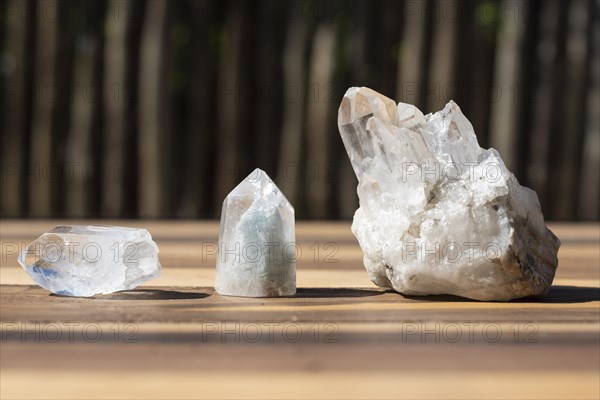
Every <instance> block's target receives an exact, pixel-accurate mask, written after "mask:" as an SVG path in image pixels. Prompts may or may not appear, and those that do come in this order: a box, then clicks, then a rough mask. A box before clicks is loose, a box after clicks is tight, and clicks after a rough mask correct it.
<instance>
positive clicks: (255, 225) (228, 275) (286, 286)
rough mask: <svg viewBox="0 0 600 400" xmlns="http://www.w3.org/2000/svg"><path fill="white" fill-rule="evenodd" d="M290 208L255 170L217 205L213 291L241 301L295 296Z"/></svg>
mask: <svg viewBox="0 0 600 400" xmlns="http://www.w3.org/2000/svg"><path fill="white" fill-rule="evenodd" d="M295 244H296V239H295V227H294V208H293V207H292V206H291V204H290V203H289V201H288V200H287V199H286V198H285V196H284V195H283V193H281V191H280V190H279V188H278V187H277V186H276V185H275V183H274V182H273V181H272V180H271V178H269V176H268V175H267V173H266V172H264V171H262V170H260V169H258V168H257V169H256V170H254V171H253V172H252V173H251V174H250V175H248V176H247V177H246V178H245V179H244V180H243V181H242V182H241V183H240V184H239V185H238V186H237V187H236V188H235V189H233V190H232V191H231V193H229V195H228V196H227V198H226V199H225V201H224V202H223V211H222V214H221V230H220V235H219V258H218V260H217V274H216V284H215V289H216V291H217V292H218V293H220V294H223V295H229V296H243V297H276V296H290V295H293V294H295V293H296V259H295V254H296V252H295V250H296V247H295Z"/></svg>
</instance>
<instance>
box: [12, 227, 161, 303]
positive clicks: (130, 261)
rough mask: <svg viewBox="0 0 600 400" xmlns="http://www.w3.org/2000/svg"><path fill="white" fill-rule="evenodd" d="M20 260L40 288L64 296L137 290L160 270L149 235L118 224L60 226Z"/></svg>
mask: <svg viewBox="0 0 600 400" xmlns="http://www.w3.org/2000/svg"><path fill="white" fill-rule="evenodd" d="M18 260H19V263H20V264H21V266H22V267H23V268H24V269H25V271H27V273H28V274H29V276H31V278H32V279H33V280H34V281H35V282H36V283H37V284H38V285H40V286H42V287H43V288H46V289H48V290H50V291H51V292H53V293H56V294H61V295H65V296H81V297H88V296H93V295H96V294H107V293H112V292H116V291H119V290H128V289H133V288H134V287H136V286H138V285H139V284H141V283H143V282H146V281H148V280H151V279H154V278H157V277H158V276H159V275H160V271H161V266H160V263H159V261H158V246H157V245H156V243H154V241H153V240H152V237H151V236H150V233H148V231H147V230H145V229H137V228H123V227H116V226H99V225H91V226H68V225H62V226H57V227H56V228H54V229H52V230H51V231H49V232H46V233H44V234H43V235H42V236H40V237H39V238H37V239H36V240H35V241H34V242H33V243H31V244H30V245H29V246H27V248H26V249H24V250H23V251H22V252H21V254H20V255H19V258H18Z"/></svg>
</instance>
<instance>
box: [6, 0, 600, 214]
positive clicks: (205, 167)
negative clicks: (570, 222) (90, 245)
mask: <svg viewBox="0 0 600 400" xmlns="http://www.w3.org/2000/svg"><path fill="white" fill-rule="evenodd" d="M598 10H599V7H598V2H597V1H587V0H575V1H568V0H564V1H563V0H550V1H529V0H523V1H519V0H484V1H468V0H467V1H453V0H449V1H438V0H423V1H420V0H405V1H321V2H315V1H293V2H282V1H265V2H253V1H218V0H215V1H190V0H188V1H185V0H184V1H163V0H151V1H138V0H90V1H67V0H64V1H52V0H49V1H44V0H27V1H25V0H23V1H15V0H12V1H0V13H1V20H0V78H1V79H2V82H1V87H2V98H1V100H2V101H1V103H0V131H1V132H2V134H1V154H2V165H1V166H2V177H1V178H2V181H1V197H0V200H1V203H0V213H1V215H2V216H3V217H128V218H129V217H150V218H152V217H176V218H179V217H182V218H183V217H186V218H188V217H191V218H206V217H214V216H218V215H219V213H220V207H221V203H222V201H223V198H224V197H225V196H226V194H227V193H228V192H229V191H230V190H231V189H232V188H233V187H234V186H235V185H236V184H237V182H238V181H239V180H241V179H242V178H243V177H245V176H246V175H247V174H248V173H249V172H250V171H252V170H253V169H254V168H255V167H261V168H262V169H264V170H266V171H267V172H268V173H269V174H270V175H271V176H272V177H274V178H275V179H276V181H277V183H278V184H279V186H280V188H281V189H282V190H283V192H284V193H285V194H286V195H287V197H288V198H289V200H290V201H291V202H292V203H293V204H294V205H295V207H296V215H297V216H298V217H300V218H346V217H350V216H351V215H352V214H353V212H354V210H355V209H356V207H357V204H358V201H357V197H356V191H355V186H356V180H355V177H354V175H353V173H352V169H351V167H350V165H349V162H348V159H347V156H346V154H345V152H344V149H343V146H342V142H341V140H340V138H339V133H338V131H337V126H336V113H337V107H338V105H339V102H340V100H341V97H342V95H343V93H344V91H345V90H346V89H347V88H348V87H350V86H369V87H371V88H373V89H375V90H378V91H380V92H382V93H384V94H385V95H387V96H388V97H392V98H395V99H396V100H399V101H405V102H409V103H414V104H416V105H418V106H419V107H420V108H421V109H422V110H424V111H425V112H431V111H437V110H439V109H440V108H442V107H443V105H444V104H445V102H446V101H447V100H449V99H454V100H455V101H456V102H457V103H458V104H459V105H460V106H461V108H462V110H463V112H464V113H465V114H466V115H467V117H468V118H469V119H470V120H471V121H472V123H473V125H474V127H475V130H476V132H477V134H478V137H479V141H480V143H481V145H482V146H484V147H490V146H492V147H495V148H496V149H498V150H499V151H500V153H501V154H502V156H503V157H504V159H505V161H506V163H507V165H509V167H510V169H511V170H512V171H513V172H514V173H515V174H516V175H517V177H518V178H519V180H520V181H521V182H522V183H523V184H526V185H528V186H530V187H532V188H534V189H535V190H536V191H537V193H538V194H539V196H540V199H541V202H542V207H543V209H544V212H545V214H546V216H547V217H549V218H552V219H597V218H598V216H599V208H600V206H599V195H598V190H599V185H598V182H599V181H600V177H599V171H600V164H599V160H600V136H599V135H600V133H599V132H600V126H599V124H600V122H599V118H600V117H599V110H600V94H599V91H600V89H599V79H600V61H599V49H600V18H599V16H598V12H599V11H598Z"/></svg>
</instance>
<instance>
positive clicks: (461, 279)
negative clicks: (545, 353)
mask: <svg viewBox="0 0 600 400" xmlns="http://www.w3.org/2000/svg"><path fill="white" fill-rule="evenodd" d="M338 127H339V130H340V134H341V136H342V140H343V142H344V146H345V148H346V151H347V152H348V156H349V157H350V161H351V163H352V167H353V168H354V172H355V174H356V176H357V178H358V189H357V191H358V196H359V199H360V208H359V209H358V210H357V211H356V213H355V215H354V222H353V224H352V231H353V232H354V234H355V235H356V237H357V238H358V241H359V243H360V245H361V247H362V249H363V252H364V264H365V267H366V269H367V271H368V273H369V277H370V278H371V280H372V281H373V282H374V283H376V284H377V285H379V286H383V287H390V288H393V289H395V290H397V291H398V292H400V293H404V294H408V295H432V294H453V295H458V296H463V297H468V298H471V299H477V300H511V299H515V298H519V297H527V296H539V295H543V294H545V293H547V292H548V290H549V289H550V285H551V284H552V280H553V278H554V274H555V271H556V268H557V265H558V259H557V253H558V248H559V246H560V241H559V240H558V238H557V237H556V236H555V235H554V234H553V233H552V232H551V231H550V230H549V229H548V228H547V227H546V225H545V222H544V217H543V215H542V211H541V209H540V203H539V200H538V197H537V195H536V193H535V192H534V191H533V190H531V189H528V188H526V187H523V186H521V185H520V184H519V182H517V179H516V178H515V176H514V175H513V174H512V173H510V171H509V170H508V169H507V168H506V166H505V165H504V162H503V161H502V158H501V157H500V155H499V154H498V152H497V151H496V150H494V149H487V150H486V149H482V148H481V147H480V146H479V144H478V142H477V137H476V135H475V131H474V130H473V126H472V125H471V123H470V122H469V120H468V119H467V118H466V117H465V115H463V113H462V112H461V110H460V108H459V107H458V105H457V104H456V103H454V102H453V101H450V102H449V103H448V104H447V105H446V106H445V107H444V109H443V110H441V111H439V112H436V113H434V114H428V115H423V113H422V112H421V111H420V110H419V109H418V108H417V107H415V106H413V105H410V104H406V103H398V104H396V103H395V102H394V101H393V100H391V99H389V98H387V97H385V96H383V95H382V94H380V93H377V92H375V91H374V90H371V89H368V88H364V87H363V88H358V87H353V88H350V89H348V91H347V92H346V94H345V96H344V98H343V100H342V103H341V105H340V108H339V112H338Z"/></svg>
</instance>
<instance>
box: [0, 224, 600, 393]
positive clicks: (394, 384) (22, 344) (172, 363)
mask: <svg viewBox="0 0 600 400" xmlns="http://www.w3.org/2000/svg"><path fill="white" fill-rule="evenodd" d="M65 223H67V224H89V223H93V222H92V221H60V224H65ZM101 223H102V224H115V225H125V226H141V227H145V228H147V229H148V230H149V231H150V232H151V233H152V235H153V237H154V239H155V240H156V242H157V243H158V245H159V247H160V255H159V256H160V259H161V262H162V264H163V267H164V269H163V273H162V276H161V277H160V278H159V279H157V280H155V281H152V282H149V283H148V284H146V285H143V286H141V287H139V288H137V289H136V290H132V291H128V292H119V293H115V294H112V295H106V296H98V297H97V298H91V299H85V298H69V297H61V296H55V295H52V294H50V293H49V292H48V291H46V290H44V289H42V288H40V287H37V286H35V285H33V284H32V281H31V280H30V279H29V277H28V276H27V274H26V273H25V272H24V271H23V270H22V269H21V268H20V266H19V265H18V264H17V261H16V254H15V253H16V248H17V247H18V248H23V247H24V246H25V245H26V244H27V243H29V242H30V241H32V240H33V239H35V238H36V237H37V236H38V235H39V234H41V233H42V232H44V231H45V230H48V229H49V228H51V227H53V226H55V225H57V224H59V222H58V221H51V220H44V221H12V220H8V221H2V222H0V233H1V242H2V243H1V245H2V247H1V248H2V254H1V256H2V264H1V268H0V283H1V286H0V321H1V325H2V341H1V351H0V386H1V390H0V398H2V399H3V400H4V399H12V398H60V399H67V398H76V399H84V398H229V399H231V398H259V399H264V398H277V399H286V398H289V399H313V398H320V399H321V398H343V399H349V398H355V399H367V398H377V399H384V398H411V399H412V398H428V399H430V398H454V399H471V398H472V399H484V398H493V399H505V398H519V399H523V398H535V399H552V398H563V399H584V398H585V399H598V398H599V397H600V289H599V287H600V268H599V265H600V244H599V243H600V226H599V225H598V224H551V228H552V229H553V230H554V232H555V233H556V234H557V235H558V237H559V238H560V239H561V240H562V243H563V245H562V247H561V249H560V253H559V260H560V262H559V268H558V272H557V275H556V279H555V281H554V286H553V288H552V290H551V292H550V294H549V295H548V296H547V297H546V298H544V299H541V300H521V301H514V302H509V303H483V302H475V301H468V300H465V299H460V298H456V297H451V296H433V297H423V298H417V297H410V298H409V297H404V296H402V295H400V294H397V293H394V292H392V291H386V290H383V289H380V288H378V287H376V286H374V285H373V284H372V283H371V282H370V281H369V279H368V277H367V274H366V272H365V270H364V267H363V265H362V252H361V250H360V247H359V246H358V243H357V242H356V240H355V238H354V237H353V235H352V233H351V232H350V223H349V222H299V223H298V224H297V228H296V231H297V242H298V245H299V248H300V250H301V251H302V253H301V255H299V260H298V267H297V281H298V294H297V295H296V296H295V297H290V298H277V299H245V298H235V297H224V296H220V295H218V294H216V293H215V292H214V290H213V288H212V286H213V281H214V265H215V256H214V255H213V254H212V253H214V243H216V241H217V238H218V223H217V222H212V221H211V222H187V221H185V222H173V221H101Z"/></svg>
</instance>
